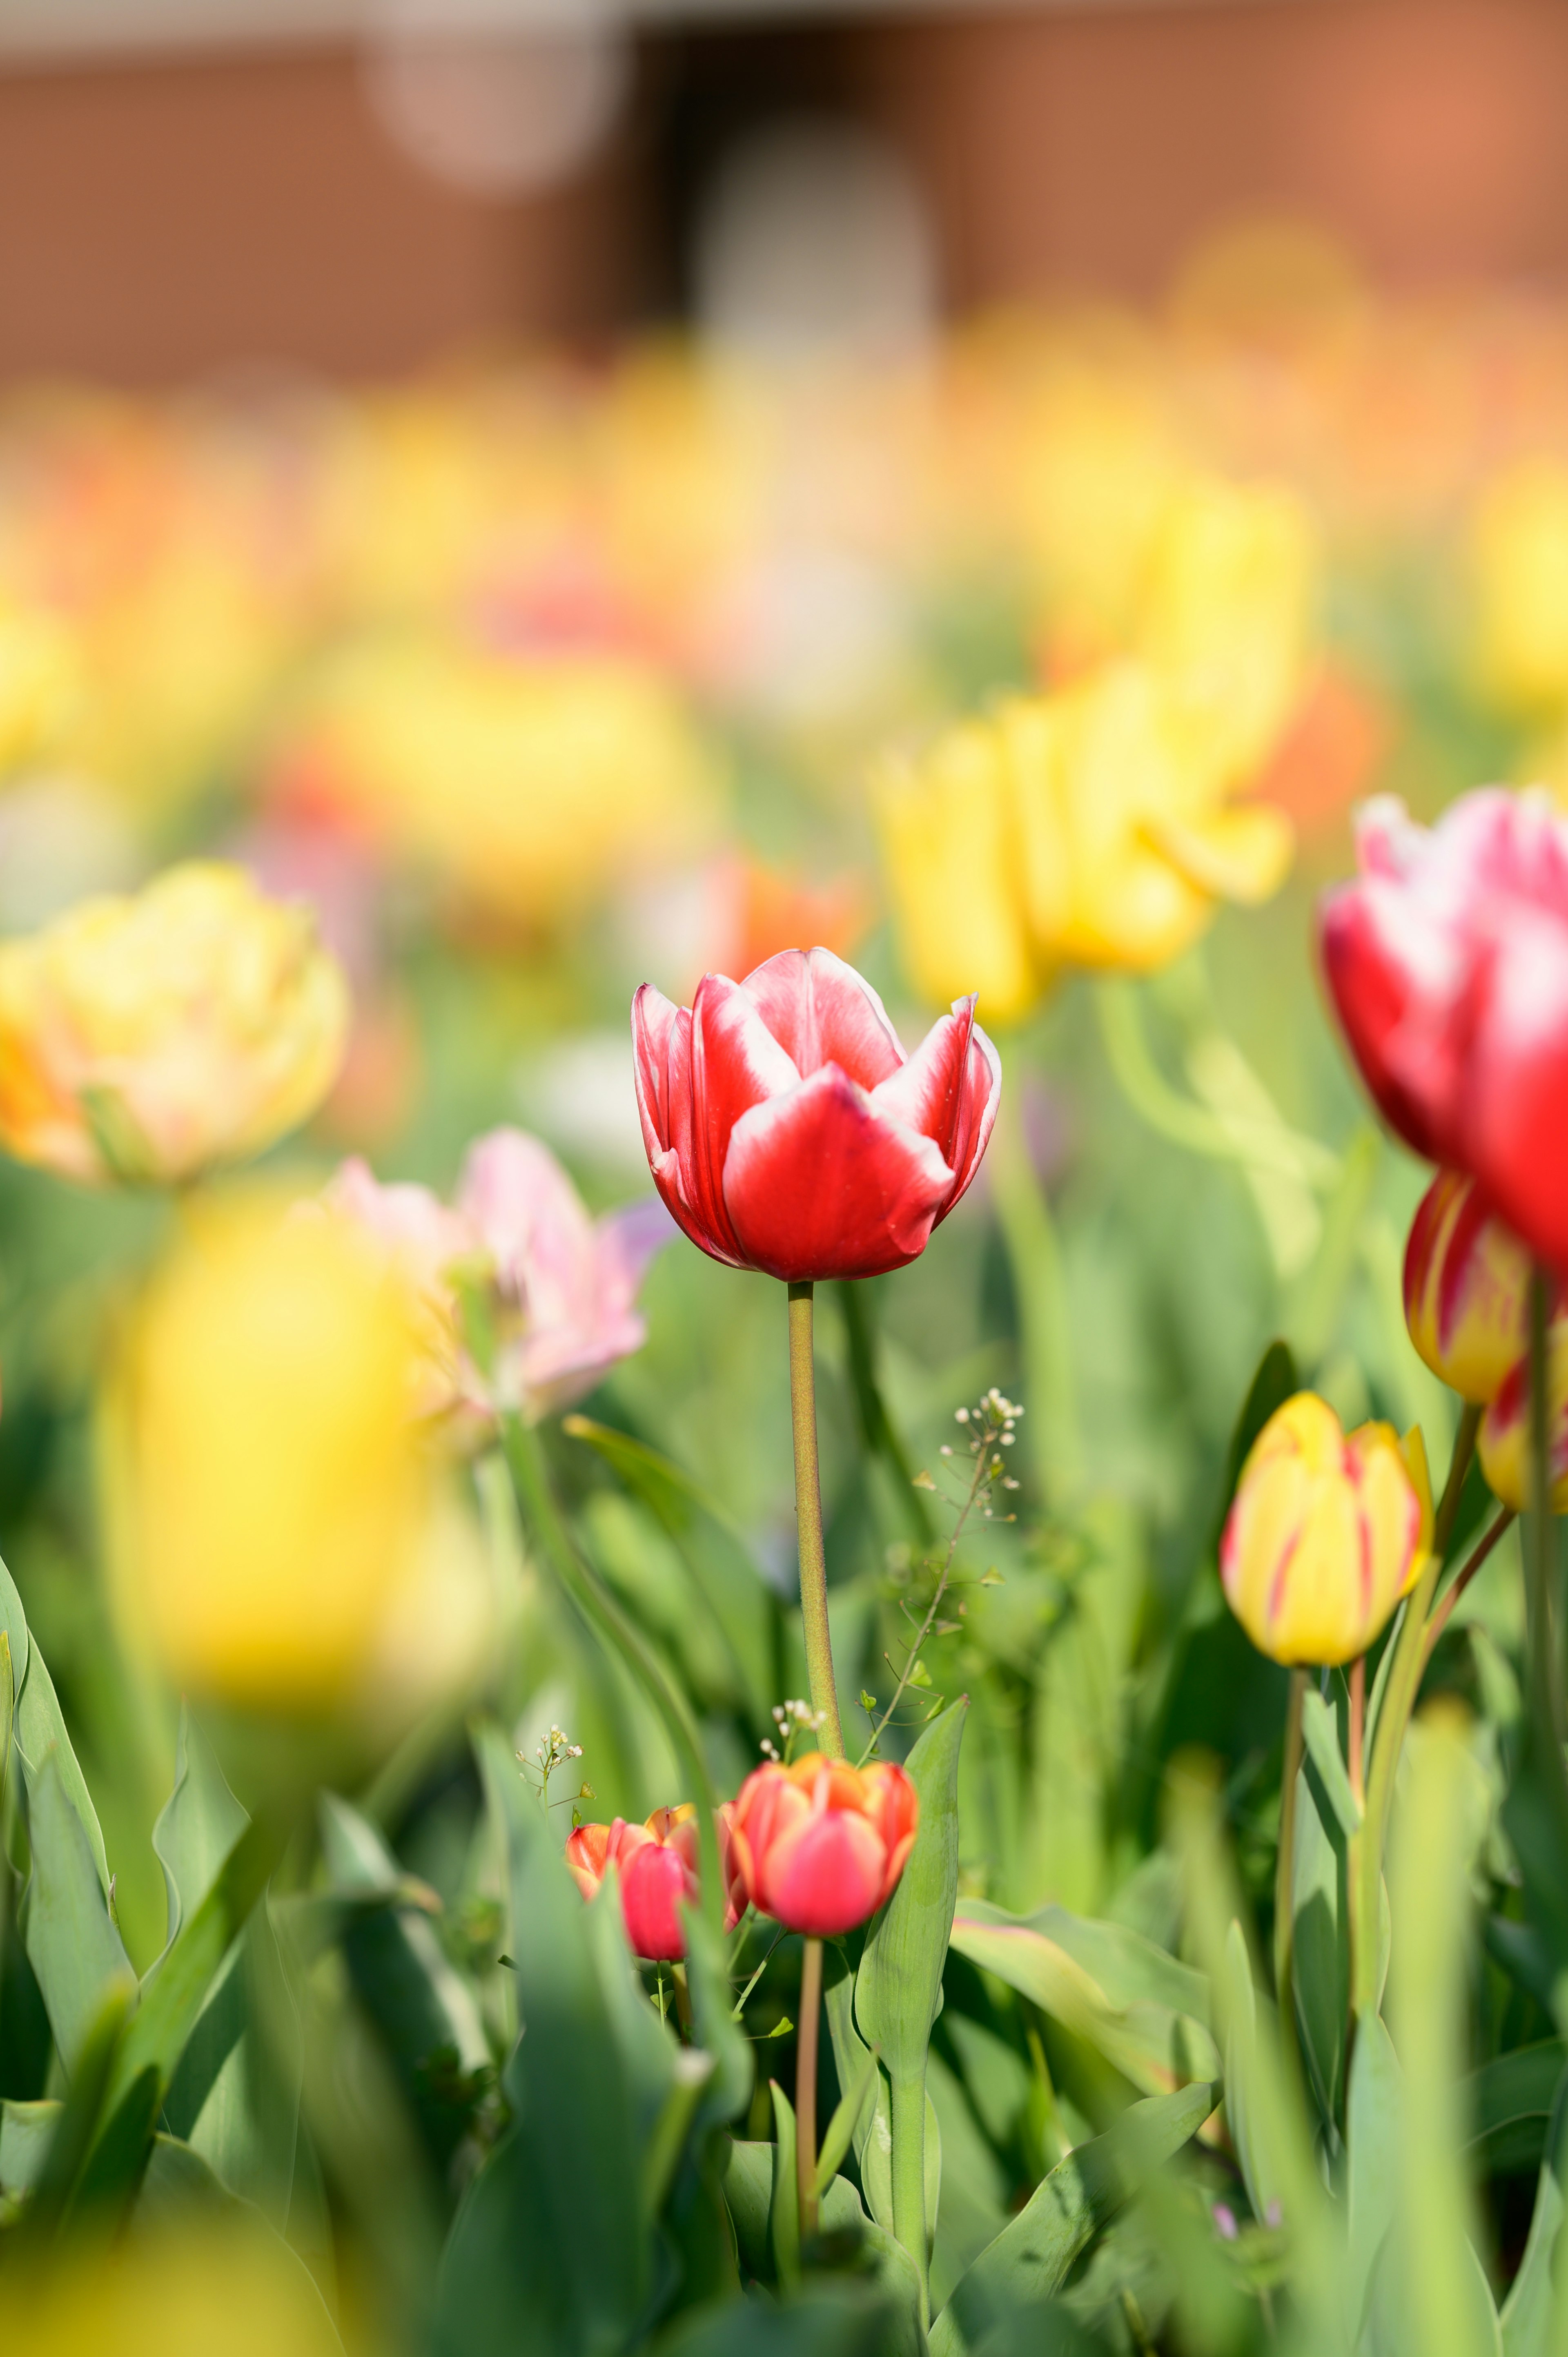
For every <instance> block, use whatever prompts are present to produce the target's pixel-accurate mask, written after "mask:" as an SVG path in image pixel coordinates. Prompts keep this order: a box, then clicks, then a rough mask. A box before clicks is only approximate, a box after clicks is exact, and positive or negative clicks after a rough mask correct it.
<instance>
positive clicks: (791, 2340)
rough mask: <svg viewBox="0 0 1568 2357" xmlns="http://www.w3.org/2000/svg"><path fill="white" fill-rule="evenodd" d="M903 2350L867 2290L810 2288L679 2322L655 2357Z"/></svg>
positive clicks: (811, 2356) (850, 2355) (892, 2322)
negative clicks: (780, 2300)
mask: <svg viewBox="0 0 1568 2357" xmlns="http://www.w3.org/2000/svg"><path fill="white" fill-rule="evenodd" d="M656 2347H657V2357H896V2352H897V2357H902V2352H904V2351H905V2350H906V2349H907V2348H908V2343H907V2342H906V2341H904V2339H903V2338H902V2337H901V2334H900V2330H899V2326H898V2321H897V2317H896V2315H895V2313H894V2311H893V2310H892V2309H891V2308H890V2306H889V2303H888V2301H887V2299H886V2297H885V2296H884V2295H883V2294H882V2293H881V2292H880V2291H879V2290H878V2289H877V2288H876V2287H875V2286H874V2285H871V2284H857V2283H853V2282H851V2283H843V2284H832V2285H828V2284H814V2285H812V2286H811V2288H810V2289H809V2290H807V2291H803V2292H801V2293H800V2295H799V2296H798V2297H797V2298H794V2299H791V2300H788V2301H786V2302H785V2303H783V2304H782V2305H781V2306H780V2305H776V2304H775V2303H774V2302H773V2301H771V2300H763V2299H753V2298H747V2299H739V2300H735V2301H732V2302H729V2303H727V2304H726V2305H725V2307H723V2308H721V2309H709V2310H708V2311H706V2312H705V2313H699V2314H697V2315H695V2316H690V2317H683V2318H682V2319H681V2320H680V2322H679V2323H678V2324H676V2325H675V2326H674V2327H673V2328H672V2329H671V2331H670V2332H669V2333H668V2334H667V2335H666V2336H665V2337H664V2338H663V2339H662V2340H661V2341H659V2342H658V2343H657V2344H656Z"/></svg>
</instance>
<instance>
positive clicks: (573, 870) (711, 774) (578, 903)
mask: <svg viewBox="0 0 1568 2357" xmlns="http://www.w3.org/2000/svg"><path fill="white" fill-rule="evenodd" d="M278 775H279V782H280V786H281V790H282V791H283V792H284V793H285V796H295V797H302V798H303V799H305V800H306V801H307V802H309V803H310V804H312V805H313V806H316V807H326V808H328V809H330V810H332V811H335V812H337V813H338V814H340V815H342V816H346V817H348V818H349V819H350V820H352V821H353V822H354V823H358V824H360V825H361V826H362V827H363V828H364V829H365V830H366V831H367V832H369V833H370V834H371V835H372V836H376V837H380V838H383V839H386V840H389V841H390V842H391V844H392V846H393V847H394V848H395V849H397V850H399V851H401V852H402V853H403V854H404V855H406V856H410V857H412V858H413V859H415V860H418V861H420V862H423V863H424V864H425V865H427V866H430V867H431V868H432V869H434V871H435V873H436V874H437V875H440V876H442V877H446V879H447V880H448V881H449V882H451V883H454V884H456V885H457V886H458V887H459V888H461V889H462V890H463V892H464V893H465V894H466V895H467V896H468V897H469V898H471V899H474V900H475V901H477V902H478V903H480V904H481V905H483V906H486V907H489V908H490V909H495V910H496V911H498V912H499V913H500V914H502V915H505V916H508V917H510V918H512V919H514V920H521V921H523V922H528V923H534V924H543V923H553V922H555V921H558V920H561V919H563V918H569V917H571V916H574V915H576V914H579V913H580V912H581V911H582V910H583V909H584V908H585V907H587V906H589V905H591V904H592V902H593V901H594V900H595V899H596V898H598V897H599V896H600V895H601V894H602V893H603V892H604V890H605V889H606V888H608V887H609V886H610V885H612V884H613V883H615V882H616V881H618V879H619V878H621V877H626V876H628V875H643V874H646V872H647V870H648V869H649V867H650V866H664V865H669V864H673V863H674V862H675V861H677V860H679V859H680V858H682V856H684V855H685V854H687V853H688V852H690V851H691V850H693V848H695V847H696V846H697V845H699V844H700V843H701V842H702V841H703V839H704V838H705V837H706V835H707V834H708V833H709V832H710V830H711V827H712V824H713V822H714V818H715V816H716V814H717V810H718V803H719V793H718V780H717V777H716V774H715V770H714V765H713V763H712V761H711V760H710V759H709V757H708V755H707V754H706V752H705V751H704V749H703V746H702V744H701V742H700V740H699V738H698V737H697V734H696V732H695V730H694V729H693V726H692V725H691V723H690V721H689V720H688V718H687V716H686V714H685V712H684V709H683V707H682V702H681V699H680V697H679V696H678V694H676V693H675V691H674V690H673V689H672V688H671V685H670V684H669V683H668V682H667V681H665V680H664V679H662V678H661V677H660V675H659V674H658V673H656V672H655V671H653V670H651V669H649V668H645V667H643V666H642V665H640V664H637V663H633V662H626V661H621V660H618V659H613V658H610V657H605V656H597V655H595V656H572V657H560V658H557V659H554V660H553V661H549V662H510V661H507V660H505V659H503V658H500V657H497V656H494V655H490V654H487V653H484V652H482V651H478V650H477V649H473V648H468V647H465V646H462V645H459V644H456V643H445V642H442V641H439V640H403V641H401V642H395V643H394V642H392V641H379V642H377V643H375V644H372V645H366V646H362V647H360V648H358V649H356V650H354V651H352V652H350V653H349V654H347V655H345V656H344V657H343V658H342V659H341V660H340V661H339V662H337V663H336V664H334V665H333V666H332V667H331V668H330V669H329V670H328V673H326V675H325V676H324V677H323V679H322V680H321V681H320V682H319V683H318V685H317V689H316V691H315V693H314V694H313V695H312V697H311V698H310V700H309V702H308V704H307V706H306V709H305V711H304V712H303V713H302V714H301V715H300V716H299V718H298V721H297V723H296V725H295V728H294V729H293V731H292V732H291V734H290V737H289V739H288V742H287V745H286V747H285V751H284V753H283V756H282V760H281V764H280V768H279V772H278Z"/></svg>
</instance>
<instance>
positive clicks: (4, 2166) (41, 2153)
mask: <svg viewBox="0 0 1568 2357" xmlns="http://www.w3.org/2000/svg"><path fill="white" fill-rule="evenodd" d="M61 2108H62V2106H61V2105H60V2104H59V2103H57V2102H48V2103H45V2102H38V2103H32V2104H13V2103H3V2104H0V2194H6V2193H8V2194H17V2193H30V2192H31V2191H32V2190H33V2188H34V2186H35V2185H36V2184H37V2183H38V2179H39V2177H40V2175H41V2174H42V2171H43V2166H44V2161H45V2158H47V2156H48V2148H49V2145H50V2143H51V2141H52V2139H53V2136H54V2132H55V2130H56V2128H57V2127H58V2126H59V2115H60V2111H61Z"/></svg>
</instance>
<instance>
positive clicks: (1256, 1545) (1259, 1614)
mask: <svg viewBox="0 0 1568 2357" xmlns="http://www.w3.org/2000/svg"><path fill="white" fill-rule="evenodd" d="M1431 1535H1432V1493H1431V1487H1430V1484H1429V1481H1428V1479H1427V1472H1426V1453H1425V1449H1424V1448H1423V1444H1422V1438H1421V1434H1420V1432H1419V1431H1412V1432H1411V1433H1408V1434H1407V1435H1406V1437H1405V1438H1404V1439H1403V1440H1400V1439H1399V1437H1398V1436H1397V1435H1396V1434H1395V1432H1394V1429H1393V1427H1392V1426H1391V1425H1387V1424H1363V1425H1361V1426H1359V1428H1358V1429H1357V1430H1356V1431H1354V1432H1352V1433H1350V1434H1348V1435H1347V1434H1346V1433H1345V1431H1344V1430H1343V1428H1342V1426H1341V1425H1340V1422H1339V1419H1338V1417H1337V1415H1335V1413H1334V1410H1333V1409H1332V1408H1331V1407H1330V1406H1329V1405H1328V1404H1327V1402H1326V1400H1322V1399H1319V1398H1318V1396H1317V1395H1316V1393H1315V1392H1298V1393H1297V1394H1295V1397H1294V1399H1289V1400H1287V1401H1286V1402H1285V1403H1284V1405H1283V1407H1280V1408H1277V1409H1276V1410H1275V1411H1274V1414H1273V1415H1272V1416H1271V1417H1270V1418H1269V1421H1268V1423H1267V1424H1266V1425H1265V1426H1263V1429H1262V1432H1261V1433H1260V1434H1259V1435H1258V1437H1257V1439H1256V1440H1255V1441H1254V1442H1253V1444H1252V1447H1251V1452H1250V1453H1249V1455H1248V1458H1247V1461H1246V1463H1245V1464H1244V1465H1243V1467H1242V1469H1241V1478H1240V1481H1239V1482H1238V1484H1237V1487H1236V1495H1235V1498H1234V1500H1233V1501H1232V1503H1231V1507H1230V1514H1229V1516H1228V1517H1227V1520H1226V1523H1225V1532H1224V1536H1223V1537H1222V1539H1221V1541H1220V1544H1219V1576H1220V1578H1221V1580H1222V1581H1223V1583H1224V1587H1225V1594H1226V1597H1227V1599H1228V1600H1229V1602H1230V1609H1231V1610H1232V1611H1233V1612H1234V1613H1235V1615H1236V1617H1237V1619H1238V1620H1240V1623H1241V1626H1242V1627H1243V1628H1244V1629H1245V1630H1246V1631H1247V1634H1248V1636H1249V1637H1251V1640H1252V1642H1253V1644H1254V1645H1256V1646H1257V1648H1258V1650H1259V1651H1260V1652H1263V1653H1267V1654H1268V1655H1269V1657H1270V1659H1271V1660H1272V1661H1276V1662H1283V1663H1297V1662H1312V1663H1339V1662H1350V1661H1354V1660H1355V1659H1356V1657H1357V1655H1358V1654H1359V1653H1364V1652H1366V1650H1367V1648H1368V1646H1369V1644H1370V1643H1371V1641H1372V1640H1373V1639H1374V1637H1376V1635H1377V1634H1378V1631H1380V1629H1381V1628H1382V1626H1383V1623H1384V1622H1385V1621H1386V1620H1388V1618H1389V1615H1390V1614H1391V1612H1392V1610H1393V1609H1394V1606H1395V1605H1396V1604H1397V1603H1398V1602H1399V1599H1400V1598H1401V1597H1402V1596H1403V1595H1404V1594H1405V1593H1406V1591H1407V1590H1408V1589H1409V1588H1410V1587H1412V1586H1413V1585H1414V1583H1415V1581H1416V1579H1417V1578H1418V1577H1420V1574H1421V1570H1422V1566H1423V1563H1424V1562H1425V1559H1426V1555H1427V1552H1428V1550H1429V1547H1430V1544H1431Z"/></svg>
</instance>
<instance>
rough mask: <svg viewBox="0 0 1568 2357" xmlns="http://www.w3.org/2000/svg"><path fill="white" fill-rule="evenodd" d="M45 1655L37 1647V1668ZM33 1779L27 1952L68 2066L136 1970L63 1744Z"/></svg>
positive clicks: (45, 1759) (72, 2064)
mask: <svg viewBox="0 0 1568 2357" xmlns="http://www.w3.org/2000/svg"><path fill="white" fill-rule="evenodd" d="M33 1663H34V1666H35V1667H36V1666H37V1665H38V1654H37V1653H36V1652H35V1653H34V1656H33ZM28 1786H29V1789H28V1796H27V1834H28V1839H29V1841H30V1843H31V1846H32V1852H33V1872H32V1878H31V1880H30V1882H29V1883H28V1886H27V1900H26V1921H27V1958H28V1961H29V1963H30V1964H31V1965H32V1967H33V1970H34V1972H35V1973H36V1974H37V1975H38V1987H39V1989H40V1990H41V1992H42V1994H43V2000H44V2004H45V2007H47V2009H48V2017H49V2027H50V2029H52V2030H53V2032H54V2040H55V2044H56V2045H57V2046H58V2048H59V2053H60V2059H61V2061H63V2063H64V2065H65V2068H66V2070H67V2072H70V2071H72V2070H73V2069H74V2068H75V2065H76V2061H77V2058H78V2055H79V2053H80V2051H81V2044H82V2040H84V2038H85V2037H86V2035H87V2032H88V2029H89V2028H90V2027H91V2024H92V2022H93V2021H94V2020H95V2019H96V2018H98V2016H99V2014H100V2012H101V2010H102V2005H103V2001H104V1997H105V1995H106V1993H107V1992H108V1991H109V1990H110V1989H111V1988H113V1987H116V1986H124V1987H125V1988H126V1990H127V1991H128V1993H129V1994H131V1995H134V1990H135V1975H134V1973H133V1971H132V1970H131V1962H130V1958H129V1957H128V1956H127V1955H126V1953H125V1950H124V1945H123V1944H122V1942H121V1939H120V1934H119V1932H118V1931H117V1930H116V1929H115V1926H114V1924H113V1921H112V1920H111V1918H110V1913H109V1908H108V1902H107V1900H105V1897H104V1892H103V1886H102V1883H101V1882H100V1881H99V1878H98V1871H97V1867H96V1865H95V1862H94V1859H93V1855H92V1850H91V1845H90V1843H89V1840H88V1835H87V1831H86V1828H85V1826H84V1825H83V1824H82V1822H81V1817H80V1816H79V1815H78V1813H77V1812H76V1810H75V1809H74V1808H73V1807H72V1805H71V1803H70V1795H69V1792H68V1790H67V1786H66V1782H65V1778H64V1775H63V1773H62V1771H61V1768H60V1762H59V1754H58V1752H57V1751H55V1750H53V1749H50V1750H49V1751H48V1752H46V1753H45V1754H44V1757H43V1759H42V1760H41V1761H40V1762H39V1763H38V1766H37V1767H35V1768H34V1769H33V1770H31V1772H30V1774H29V1777H28Z"/></svg>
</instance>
